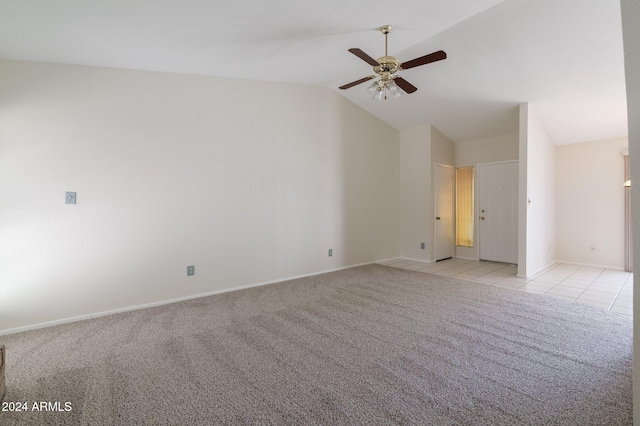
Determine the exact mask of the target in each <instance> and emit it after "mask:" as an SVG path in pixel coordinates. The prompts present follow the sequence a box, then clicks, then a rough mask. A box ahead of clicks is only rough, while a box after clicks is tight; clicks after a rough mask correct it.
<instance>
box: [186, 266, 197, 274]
mask: <svg viewBox="0 0 640 426" xmlns="http://www.w3.org/2000/svg"><path fill="white" fill-rule="evenodd" d="M195 274H196V267H195V266H194V265H189V266H187V276H188V277H190V276H192V275H195Z"/></svg>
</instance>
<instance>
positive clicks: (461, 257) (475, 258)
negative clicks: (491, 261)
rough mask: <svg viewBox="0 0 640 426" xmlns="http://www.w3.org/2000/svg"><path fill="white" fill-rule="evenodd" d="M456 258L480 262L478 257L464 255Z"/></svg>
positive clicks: (455, 257)
mask: <svg viewBox="0 0 640 426" xmlns="http://www.w3.org/2000/svg"><path fill="white" fill-rule="evenodd" d="M454 259H463V260H473V261H474V262H478V261H479V260H480V259H479V258H477V257H464V256H454Z"/></svg>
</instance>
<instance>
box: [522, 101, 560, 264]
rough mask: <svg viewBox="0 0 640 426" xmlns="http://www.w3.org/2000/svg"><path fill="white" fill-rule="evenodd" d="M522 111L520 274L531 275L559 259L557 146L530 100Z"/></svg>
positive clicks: (523, 106)
mask: <svg viewBox="0 0 640 426" xmlns="http://www.w3.org/2000/svg"><path fill="white" fill-rule="evenodd" d="M520 115H521V121H520V126H521V133H520V153H519V155H520V182H519V185H520V209H519V215H520V216H519V244H518V246H519V247H518V251H519V253H518V275H520V276H531V275H533V274H535V273H536V272H539V271H541V270H542V269H544V268H546V267H547V266H550V265H552V264H553V263H554V262H555V259H556V150H555V148H556V147H555V145H554V143H553V141H552V140H551V139H550V138H549V136H548V135H547V133H546V131H545V129H544V127H543V126H542V123H541V121H540V119H539V118H538V115H537V114H536V112H535V110H534V109H533V107H532V106H531V105H530V104H522V105H521V108H520ZM523 216H524V217H523Z"/></svg>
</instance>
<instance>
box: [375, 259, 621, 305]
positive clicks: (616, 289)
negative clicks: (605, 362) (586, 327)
mask: <svg viewBox="0 0 640 426" xmlns="http://www.w3.org/2000/svg"><path fill="white" fill-rule="evenodd" d="M380 263H381V264H382V265H387V266H393V267H396V268H403V269H411V270H413V271H419V272H428V273H432V274H436V275H443V276H448V277H455V278H459V279H463V280H469V281H475V282H479V283H483V284H490V285H494V286H498V287H505V288H510V289H515V290H521V291H527V292H531V293H540V294H546V295H550V296H554V297H562V298H565V299H570V300H574V301H577V302H582V303H588V304H590V305H593V306H597V307H600V308H603V309H605V310H608V311H610V312H612V313H615V314H617V315H621V316H624V317H627V318H633V273H630V272H624V271H620V270H617V269H604V268H593V267H587V266H580V265H570V264H566V263H558V264H555V265H553V266H551V267H549V268H547V269H545V270H543V271H541V272H539V273H537V274H536V275H534V276H532V277H531V278H518V277H517V276H516V272H517V271H516V268H517V267H516V265H509V264H506V263H498V262H487V261H473V260H466V259H448V260H443V261H440V262H436V263H426V262H418V261H414V260H405V259H393V260H389V261H385V262H380Z"/></svg>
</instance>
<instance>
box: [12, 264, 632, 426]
mask: <svg viewBox="0 0 640 426" xmlns="http://www.w3.org/2000/svg"><path fill="white" fill-rule="evenodd" d="M0 341H2V342H4V343H6V346H7V395H6V397H5V401H14V402H15V401H26V402H27V403H28V404H29V411H27V412H0V424H2V425H13V424H16V425H23V424H34V425H45V424H46V425H57V424H70V425H76V424H86V425H128V424H132V425H145V424H148V425H169V424H170V425H213V424H287V425H289V424H340V425H343V424H366V425H372V424H428V425H509V426H513V425H581V426H584V425H630V424H631V421H632V419H631V355H632V324H631V322H630V321H628V320H627V319H623V318H619V317H617V316H614V315H613V314H610V313H607V312H604V311H600V310H598V309H596V308H592V307H590V306H587V305H581V304H577V303H572V302H569V301H564V300H560V299H555V298H551V297H549V296H539V295H535V294H528V293H525V292H519V291H511V290H507V289H501V288H494V287H490V286H485V285H482V284H476V283H471V282H465V281H459V280H455V279H450V278H446V277H439V276H435V275H429V274H424V273H417V272H412V271H406V270H401V269H395V268H391V267H385V266H380V265H369V266H364V267H359V268H354V269H349V270H345V271H340V272H335V273H330V274H325V275H320V276H315V277H311V278H304V279H299V280H295V281H289V282H286V283H281V284H274V285H270V286H265V287H260V288H254V289H250V290H243V291H237V292H232V293H227V294H223V295H218V296H212V297H206V298H201V299H196V300H192V301H187V302H181V303H176V304H172V305H166V306H162V307H158V308H151V309H145V310H139V311H135V312H129V313H123V314H117V315H112V316H109V317H103V318H98V319H94V320H88V321H83V322H78V323H74V324H66V325H61V326H56V327H51V328H48V329H43V330H35V331H31V332H26V333H20V334H14V335H10V336H3V337H0ZM39 401H44V402H56V401H57V402H60V407H61V409H64V403H65V402H69V403H70V405H71V407H72V410H71V411H66V412H65V411H62V412H57V411H56V412H51V411H45V412H42V411H32V410H31V409H32V404H33V402H39Z"/></svg>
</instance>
